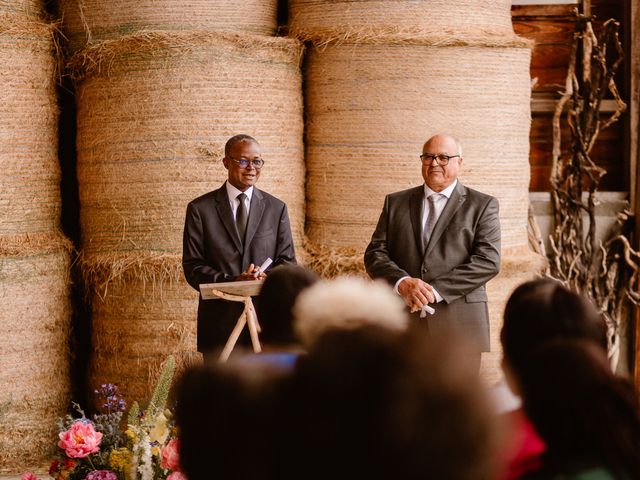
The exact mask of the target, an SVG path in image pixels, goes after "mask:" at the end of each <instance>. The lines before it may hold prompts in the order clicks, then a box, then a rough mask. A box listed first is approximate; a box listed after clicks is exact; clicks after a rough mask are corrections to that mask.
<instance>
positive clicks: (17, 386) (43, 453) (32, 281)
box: [0, 234, 71, 474]
mask: <svg viewBox="0 0 640 480" xmlns="http://www.w3.org/2000/svg"><path fill="white" fill-rule="evenodd" d="M69 263H70V257H69V242H68V241H67V240H65V239H64V238H63V237H62V236H61V235H58V234H50V235H48V236H47V237H46V238H45V237H40V238H38V239H37V240H35V241H33V242H31V241H29V240H25V238H24V237H18V238H10V237H6V236H2V237H0V300H1V302H2V308H1V309H0V352H2V353H1V354H0V386H1V388H0V472H2V473H12V474H15V473H16V472H22V471H25V470H29V469H30V468H37V467H42V466H43V465H45V464H46V463H47V461H48V459H50V458H51V455H52V454H53V453H54V449H55V448H56V447H55V444H54V442H52V439H54V438H55V436H56V433H57V429H56V419H57V418H58V417H60V416H62V415H64V413H65V412H66V411H67V408H68V407H69V401H70V379H69V342H68V341H69V330H70V317H71V306H70V301H69Z"/></svg>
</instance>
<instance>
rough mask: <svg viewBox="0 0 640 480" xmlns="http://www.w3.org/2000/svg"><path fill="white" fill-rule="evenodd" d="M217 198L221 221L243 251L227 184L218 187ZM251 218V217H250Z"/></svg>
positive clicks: (239, 249)
mask: <svg viewBox="0 0 640 480" xmlns="http://www.w3.org/2000/svg"><path fill="white" fill-rule="evenodd" d="M215 199H216V210H217V211H218V216H219V217H220V221H221V222H222V224H223V225H224V228H225V229H226V230H227V233H228V234H229V237H230V238H231V240H233V244H234V245H235V246H236V248H237V249H238V251H239V252H242V242H240V237H239V236H238V230H237V229H236V222H235V219H234V218H233V212H232V211H231V205H230V204H229V195H227V188H226V187H225V185H224V184H223V185H222V188H219V189H218V192H217V193H216V196H215ZM249 218H251V217H249Z"/></svg>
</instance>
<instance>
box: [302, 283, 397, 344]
mask: <svg viewBox="0 0 640 480" xmlns="http://www.w3.org/2000/svg"><path fill="white" fill-rule="evenodd" d="M293 314H294V317H295V323H294V329H295V332H296V334H297V336H298V338H299V339H300V341H301V342H302V343H303V345H305V347H309V346H311V345H312V344H313V342H314V341H315V340H316V339H317V338H318V337H319V336H321V335H322V334H323V333H325V332H327V331H328V330H333V329H339V330H353V329H357V328H360V327H362V326H365V325H380V326H382V327H385V328H387V329H389V330H393V331H404V330H406V329H407V326H408V324H409V319H408V315H407V311H406V309H405V307H404V302H403V301H402V300H401V299H400V297H399V296H398V295H396V294H395V293H393V290H392V289H391V287H389V286H388V285H387V284H385V283H383V282H381V281H369V280H364V279H362V278H357V277H338V278H335V279H333V280H326V281H322V282H319V283H317V284H315V285H313V286H312V287H310V288H308V289H307V290H305V291H304V292H302V294H300V296H299V297H298V300H297V301H296V304H295V305H294V308H293Z"/></svg>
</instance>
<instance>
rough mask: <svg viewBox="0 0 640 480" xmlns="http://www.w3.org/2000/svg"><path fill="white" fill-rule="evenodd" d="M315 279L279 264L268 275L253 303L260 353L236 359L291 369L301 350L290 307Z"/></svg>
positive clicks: (317, 278) (314, 276) (309, 274)
mask: <svg viewBox="0 0 640 480" xmlns="http://www.w3.org/2000/svg"><path fill="white" fill-rule="evenodd" d="M319 280H320V277H318V275H317V274H315V273H314V272H312V271H311V270H308V269H306V268H303V267H300V266H298V265H281V266H279V267H276V268H274V269H273V271H271V272H269V275H268V276H267V278H266V279H265V281H264V284H263V286H262V289H261V290H260V296H259V297H258V300H257V303H256V313H257V315H258V322H259V323H260V327H261V328H262V331H261V333H260V341H261V344H262V353H260V354H258V355H247V356H245V357H242V359H236V360H237V361H240V362H242V363H255V362H261V363H263V362H264V363H269V364H271V365H273V366H275V367H282V368H291V367H292V366H293V364H294V363H295V361H296V359H297V357H298V355H299V354H300V352H301V351H302V350H301V347H300V342H299V341H298V340H297V339H296V336H295V334H294V332H293V313H292V308H293V305H294V303H295V301H296V299H297V298H298V295H299V294H300V293H301V292H302V291H303V290H305V289H306V288H308V287H310V286H311V285H313V284H315V283H316V282H318V281H319Z"/></svg>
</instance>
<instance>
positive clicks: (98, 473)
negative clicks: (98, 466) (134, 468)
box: [85, 470, 118, 480]
mask: <svg viewBox="0 0 640 480" xmlns="http://www.w3.org/2000/svg"><path fill="white" fill-rule="evenodd" d="M85 480H118V475H116V474H115V473H114V472H112V471H111V470H94V471H92V472H89V473H88V475H87V476H86V477H85Z"/></svg>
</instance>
